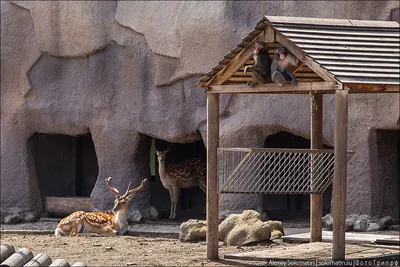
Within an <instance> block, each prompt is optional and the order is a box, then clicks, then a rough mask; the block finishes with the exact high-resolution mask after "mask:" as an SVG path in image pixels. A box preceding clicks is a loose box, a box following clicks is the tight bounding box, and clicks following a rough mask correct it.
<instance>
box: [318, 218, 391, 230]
mask: <svg viewBox="0 0 400 267" xmlns="http://www.w3.org/2000/svg"><path fill="white" fill-rule="evenodd" d="M393 222H394V221H393V218H392V217H390V216H385V217H382V218H374V217H371V216H370V215H367V214H350V215H349V216H348V217H347V218H346V232H350V231H354V232H375V231H379V230H384V229H387V227H388V226H390V225H391V224H393ZM322 223H323V226H324V227H325V228H326V229H327V230H332V228H333V217H332V215H331V214H327V215H325V216H324V217H323V218H322Z"/></svg>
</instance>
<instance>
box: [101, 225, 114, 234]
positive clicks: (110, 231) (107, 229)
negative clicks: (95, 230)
mask: <svg viewBox="0 0 400 267" xmlns="http://www.w3.org/2000/svg"><path fill="white" fill-rule="evenodd" d="M102 232H103V234H105V235H110V236H112V235H117V230H114V229H113V228H111V227H110V226H106V227H104V228H103V231H102Z"/></svg>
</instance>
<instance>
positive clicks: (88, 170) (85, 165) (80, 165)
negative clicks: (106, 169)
mask: <svg viewBox="0 0 400 267" xmlns="http://www.w3.org/2000/svg"><path fill="white" fill-rule="evenodd" d="M28 145H29V148H30V151H31V152H30V153H32V156H33V159H34V164H35V170H36V177H37V180H38V184H39V189H40V194H41V199H42V204H43V208H45V199H46V197H90V194H91V192H92V190H93V187H94V185H95V183H96V179H97V175H98V172H99V167H98V163H97V156H96V151H95V147H94V144H93V140H92V136H91V135H90V134H87V135H83V136H78V137H75V136H68V135H61V134H43V133H35V134H34V135H33V136H32V137H31V138H30V139H29V140H28Z"/></svg>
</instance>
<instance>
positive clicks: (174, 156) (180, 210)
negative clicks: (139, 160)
mask: <svg viewBox="0 0 400 267" xmlns="http://www.w3.org/2000/svg"><path fill="white" fill-rule="evenodd" d="M167 149H169V151H168V153H167V154H166V159H165V161H166V166H168V165H170V164H180V163H182V162H184V161H186V160H189V159H192V158H201V159H203V160H204V161H205V160H206V155H207V153H206V147H205V145H204V142H203V141H202V140H199V141H195V142H191V143H170V142H167V141H164V140H160V139H153V141H152V145H151V152H150V155H151V157H150V170H151V175H152V183H151V205H152V206H154V207H155V208H156V209H157V210H158V212H159V219H167V218H168V217H169V214H170V203H171V202H170V195H169V192H168V190H167V189H165V188H164V186H163V185H162V183H161V180H160V176H159V173H158V160H157V155H156V151H165V150H167ZM205 207H206V194H205V192H203V191H202V190H201V189H200V187H199V186H195V187H191V188H181V190H180V195H179V200H178V204H177V220H182V221H184V220H187V219H205Z"/></svg>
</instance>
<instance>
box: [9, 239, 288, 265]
mask: <svg viewBox="0 0 400 267" xmlns="http://www.w3.org/2000/svg"><path fill="white" fill-rule="evenodd" d="M1 241H2V242H9V243H11V244H12V245H13V246H14V247H15V248H16V249H19V248H23V247H27V248H30V249H31V251H32V253H33V254H34V255H36V254H37V253H40V252H44V253H46V254H47V255H49V256H50V258H51V259H52V260H53V261H54V260H55V259H59V258H62V259H66V260H67V261H68V262H69V263H70V264H73V263H75V262H78V261H81V262H84V263H86V264H87V265H88V266H232V265H247V266H248V265H253V266H255V265H258V266H262V265H263V264H265V263H261V262H245V261H239V260H225V259H223V255H224V254H227V253H237V252H245V251H255V250H264V249H268V248H272V247H277V246H280V247H282V246H290V245H289V244H279V245H278V244H275V243H263V244H259V245H255V246H243V247H227V246H221V247H220V249H219V255H220V260H218V261H207V260H206V243H205V242H197V243H185V242H180V241H179V240H178V239H176V238H165V237H145V236H117V237H100V236H77V237H55V236H53V235H49V234H47V235H32V234H30V235H20V234H5V233H2V235H1Z"/></svg>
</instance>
